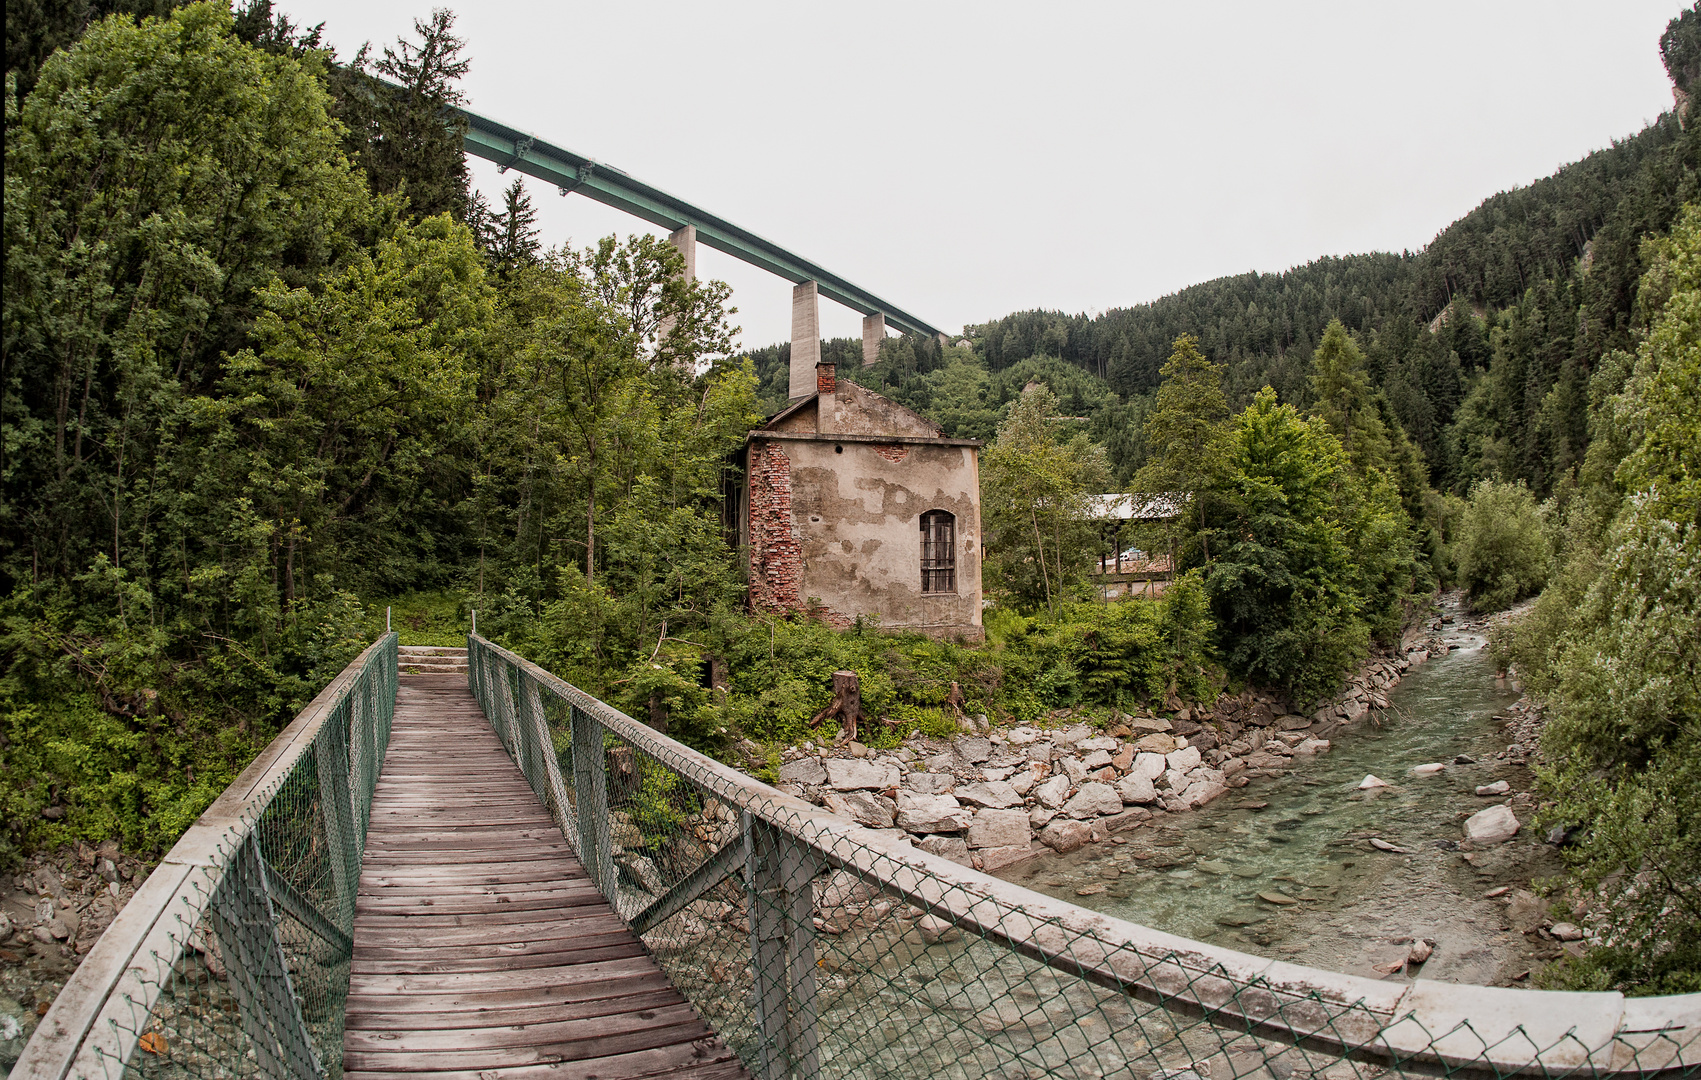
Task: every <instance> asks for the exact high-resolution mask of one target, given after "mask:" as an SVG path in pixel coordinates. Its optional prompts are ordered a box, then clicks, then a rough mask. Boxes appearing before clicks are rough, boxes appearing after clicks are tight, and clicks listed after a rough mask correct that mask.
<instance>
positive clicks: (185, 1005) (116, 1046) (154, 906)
mask: <svg viewBox="0 0 1701 1080" xmlns="http://www.w3.org/2000/svg"><path fill="white" fill-rule="evenodd" d="M395 701H396V635H394V634H386V635H385V636H384V637H383V638H381V639H380V640H379V641H378V642H377V643H375V644H374V645H372V646H371V647H370V648H368V649H367V650H366V651H365V652H363V653H362V654H361V655H360V657H358V658H357V659H356V660H355V661H354V663H352V664H351V665H349V667H348V668H347V669H345V670H344V671H343V673H342V674H341V675H339V676H337V678H336V679H335V680H333V681H332V683H331V684H330V685H329V686H328V687H326V688H325V690H324V692H323V693H321V694H320V695H319V696H318V697H317V698H315V699H314V701H313V702H312V704H310V705H309V706H308V707H307V708H306V709H305V710H303V711H302V713H301V715H300V716H298V717H297V718H296V719H295V721H294V722H292V723H291V724H290V726H289V727H288V728H286V729H285V730H284V731H283V733H282V734H280V735H279V736H278V738H277V739H276V740H274V741H273V742H272V744H271V745H270V746H268V747H267V748H266V750H265V751H264V752H262V753H261V755H260V757H259V758H258V759H257V760H256V761H255V762H254V763H253V764H252V765H251V766H250V767H249V768H248V769H247V770H246V771H244V772H243V774H242V775H241V776H240V777H239V778H238V779H237V781H236V783H234V784H232V785H231V787H230V788H229V789H227V790H226V791H225V792H224V794H222V795H221V796H220V797H219V798H218V799H217V800H216V801H215V802H214V803H213V805H212V806H211V807H209V808H208V810H207V812H206V813H205V814H203V815H202V816H201V818H200V819H199V820H198V821H197V822H196V823H195V825H194V826H193V827H191V828H190V829H189V831H188V832H187V833H185V834H184V836H183V839H182V840H180V841H179V842H178V843H177V845H176V846H175V847H173V848H172V850H171V852H170V853H169V854H168V855H167V856H166V857H165V859H164V860H163V861H162V862H161V863H160V865H159V867H158V869H156V870H155V871H154V873H153V874H152V875H150V876H149V878H148V880H147V881H146V882H145V883H144V884H143V886H142V888H141V889H139V890H138V891H137V893H136V896H135V897H134V898H133V899H132V900H131V901H130V903H129V904H127V905H126V906H125V908H124V910H123V911H122V912H120V913H119V915H118V918H117V919H115V920H114V921H113V923H112V925H111V926H110V927H109V928H108V929H107V931H106V933H105V934H104V935H102V937H101V939H100V941H99V942H98V943H97V944H96V946H95V948H94V949H93V950H92V951H91V952H90V953H89V954H88V956H87V957H86V958H85V959H84V961H83V963H82V964H81V965H80V966H79V968H78V969H77V972H76V974H75V975H74V976H73V977H72V979H71V981H70V983H68V984H67V985H66V987H65V989H64V990H63V991H61V992H60V994H59V997H58V998H57V999H56V1000H55V1001H54V1004H53V1008H52V1009H51V1010H49V1012H48V1014H47V1015H46V1016H45V1017H44V1018H43V1019H42V1023H41V1026H40V1027H39V1028H38V1029H37V1031H36V1034H35V1036H34V1037H33V1038H32V1039H31V1041H30V1043H29V1045H28V1046H27V1047H26V1048H25V1050H24V1055H23V1058H22V1059H21V1060H20V1061H19V1062H18V1064H17V1066H16V1067H15V1069H14V1076H28V1077H32V1078H34V1077H52V1078H58V1077H91V1078H92V1077H99V1078H109V1077H110V1078H117V1077H147V1078H161V1080H166V1078H177V1077H255V1076H262V1077H280V1078H281V1077H289V1078H309V1077H337V1076H340V1075H341V1074H342V1063H341V1058H342V1043H343V1003H344V1001H345V999H346V998H347V996H348V984H349V960H350V957H351V954H352V948H353V943H352V940H351V937H350V934H351V931H352V929H353V926H354V901H355V892H356V888H357V886H358V884H359V879H360V856H361V851H362V849H363V847H364V843H365V836H366V828H367V824H368V821H369V818H370V815H371V805H372V790H373V787H374V785H375V784H376V783H377V779H378V771H379V768H380V766H381V765H382V763H383V758H384V749H385V746H386V745H387V744H388V742H389V738H390V721H391V718H392V716H393V714H394V711H395Z"/></svg>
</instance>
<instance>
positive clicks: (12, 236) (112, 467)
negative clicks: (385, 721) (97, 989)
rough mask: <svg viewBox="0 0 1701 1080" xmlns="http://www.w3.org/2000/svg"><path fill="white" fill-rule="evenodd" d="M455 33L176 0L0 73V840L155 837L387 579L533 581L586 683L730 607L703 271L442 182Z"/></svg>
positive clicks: (721, 364)
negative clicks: (551, 247)
mask: <svg viewBox="0 0 1701 1080" xmlns="http://www.w3.org/2000/svg"><path fill="white" fill-rule="evenodd" d="M8 11H9V13H10V8H9V9H8ZM452 27H453V16H452V15H450V14H449V13H448V12H444V11H440V12H438V13H436V14H435V15H433V17H432V18H431V19H430V20H429V21H424V22H419V23H416V25H415V27H414V33H413V34H412V35H410V36H408V37H406V38H403V39H402V40H400V41H398V42H397V43H396V44H395V45H394V46H392V47H390V48H386V49H384V50H382V53H381V55H378V56H377V57H376V58H371V57H369V55H368V53H367V51H366V50H362V51H361V52H359V53H358V54H357V55H355V56H354V57H352V58H350V59H349V60H347V61H345V62H343V63H337V62H336V61H335V58H334V57H333V56H332V55H331V54H330V53H329V52H328V51H327V50H325V49H323V48H321V47H320V46H319V41H318V32H317V31H310V32H307V33H305V34H303V33H301V32H299V31H297V30H296V29H295V28H293V27H292V26H290V25H289V23H288V22H287V20H284V19H282V18H281V17H274V16H273V14H272V13H271V11H270V8H269V6H268V5H265V4H264V3H261V4H258V5H256V6H254V7H251V8H249V9H247V10H245V11H243V12H239V13H237V14H236V15H233V14H232V13H231V12H230V11H229V10H228V9H226V8H224V7H223V6H221V5H219V4H216V3H200V4H191V5H189V6H186V7H181V8H178V9H176V10H174V11H171V12H170V13H169V14H168V15H167V16H165V17H157V18H146V19H143V20H141V21H139V22H138V21H137V20H136V19H135V18H133V17H130V16H128V15H126V14H123V13H120V14H115V15H112V16H109V17H107V18H105V19H102V20H99V21H92V22H90V23H89V25H88V26H87V28H86V30H83V32H82V34H81V36H80V37H79V38H77V39H76V40H75V42H74V43H67V42H60V44H63V45H64V46H65V47H63V48H61V49H60V50H59V51H57V52H52V53H51V54H50V55H45V56H38V57H36V59H37V60H39V61H40V62H39V67H38V68H30V69H29V70H30V72H31V73H32V78H34V79H35V83H34V86H33V89H30V90H29V92H28V93H27V94H24V93H21V85H20V80H19V79H18V78H17V74H18V73H17V72H13V73H9V74H8V90H9V91H11V92H9V93H8V95H7V99H6V173H5V184H6V191H5V196H6V197H5V250H6V259H5V295H4V380H3V386H0V391H3V394H4V398H3V411H4V418H3V420H4V441H3V443H0V447H3V452H4V458H3V461H0V497H3V500H4V501H3V507H0V596H3V599H0V656H3V658H4V666H3V671H0V821H3V822H4V825H3V828H0V861H4V860H5V859H7V858H8V857H9V856H10V855H14V854H16V852H17V851H18V850H19V849H20V848H27V847H30V846H35V845H39V844H44V843H47V844H51V843H55V842H60V841H64V840H68V839H73V838H87V839H93V840H101V839H106V838H109V837H110V838H116V839H119V840H121V841H122V842H123V844H124V845H125V847H126V848H127V849H128V850H134V851H149V850H153V851H158V850H161V849H162V848H163V847H164V846H165V845H167V844H169V843H170V841H171V840H172V839H173V838H175V836H176V835H177V834H178V833H179V832H180V831H181V830H182V829H183V828H184V827H185V826H186V825H187V824H188V823H189V822H190V821H192V820H193V819H194V817H195V815H197V814H198V813H200V811H201V809H202V808H203V807H204V806H205V805H206V803H207V802H208V801H210V799H211V798H212V796H213V795H215V794H216V793H217V792H218V791H220V790H221V789H222V788H223V787H224V786H225V785H226V784H228V783H229V781H230V779H231V778H232V777H233V776H234V775H235V773H236V771H237V770H239V769H240V768H241V767H242V766H243V765H244V764H245V763H246V762H247V761H248V760H250V759H251V758H252V756H253V755H254V753H255V752H256V751H257V750H258V749H259V748H260V747H261V746H263V745H265V742H266V741H267V740H268V739H269V738H270V737H271V736H272V735H273V734H275V732H276V731H277V729H278V727H279V725H280V724H281V723H282V722H283V721H285V720H287V719H288V717H289V716H290V715H292V714H293V713H294V711H295V710H297V709H298V708H300V706H301V705H303V704H305V702H306V701H307V699H308V698H309V697H310V696H311V695H312V693H313V692H314V691H316V690H317V689H318V688H319V687H320V686H322V685H323V684H324V683H325V682H326V681H327V680H328V679H329V678H330V676H331V675H333V674H334V673H335V672H336V671H337V670H338V669H339V668H340V667H341V666H342V665H343V664H344V663H346V662H347V660H348V659H349V658H350V657H351V656H352V655H354V653H355V652H356V651H358V649H359V648H360V647H361V645H362V644H363V643H364V642H366V641H370V640H371V638H372V636H373V635H374V634H375V633H377V632H378V631H379V630H380V628H381V627H382V626H383V618H384V616H383V608H384V602H385V600H386V599H387V598H391V597H397V596H398V595H400V594H403V593H412V592H417V591H420V590H437V591H439V592H442V591H443V590H456V591H457V592H458V594H459V595H463V596H464V595H468V594H471V595H479V594H488V595H490V596H491V599H490V601H489V602H488V603H487V604H486V607H487V609H488V616H489V618H488V622H487V625H488V626H490V628H491V629H492V631H493V632H500V631H501V629H502V627H503V625H504V614H505V612H515V611H517V609H524V614H523V616H521V615H519V614H516V616H515V618H514V619H513V622H515V623H516V624H519V625H530V624H531V623H532V621H533V620H534V619H537V618H541V617H542V616H543V615H544V611H543V607H544V606H546V605H548V604H555V605H557V607H556V608H554V609H552V610H553V611H554V612H555V614H556V615H557V616H558V617H559V618H560V619H561V620H564V621H567V622H569V623H570V631H571V632H570V633H569V632H568V630H565V629H564V630H563V633H562V636H561V638H560V639H559V640H563V641H567V642H570V648H571V650H573V652H572V655H571V656H565V655H562V653H561V652H560V651H557V652H555V653H553V654H547V655H549V656H550V658H551V659H552V660H553V661H556V662H558V663H559V664H560V665H561V666H562V668H563V670H566V671H572V672H578V671H579V670H580V667H578V666H575V665H576V663H578V664H582V665H583V667H584V668H585V669H587V670H588V671H589V673H590V674H591V675H593V676H594V674H595V672H596V671H598V670H602V669H605V668H606V669H609V670H613V671H620V670H623V669H624V668H625V666H626V665H627V664H628V663H629V662H630V661H631V659H632V658H633V657H635V656H636V655H638V654H639V651H640V649H642V650H643V655H646V656H649V655H652V654H653V653H654V652H655V650H656V648H657V645H658V635H666V634H668V633H669V632H670V631H671V632H672V633H689V632H690V631H691V630H693V629H695V628H697V627H700V626H701V625H702V623H703V622H704V621H705V620H707V619H710V618H711V617H713V616H714V615H715V614H716V613H719V612H728V611H735V610H736V608H737V606H738V602H739V598H740V596H741V592H740V588H739V584H738V582H737V579H736V574H735V568H734V562H733V559H732V557H731V554H730V553H729V552H728V551H727V549H726V547H725V545H724V543H723V541H722V539H721V526H720V514H719V506H718V501H717V500H718V494H719V483H720V478H721V470H722V462H723V460H724V458H725V457H726V455H727V453H728V452H729V451H730V450H731V448H732V447H734V446H736V445H737V443H738V441H739V440H740V439H741V437H742V435H743V432H744V431H745V430H746V429H747V428H748V426H749V424H750V423H751V422H752V420H753V418H754V412H753V409H752V404H753V396H752V391H751V380H750V377H749V376H748V375H747V374H746V371H745V369H744V368H743V367H742V366H741V365H739V364H738V363H736V362H731V361H728V360H727V359H726V353H727V352H728V350H729V349H730V347H731V342H730V340H729V334H730V329H731V328H730V326H729V325H728V323H727V321H726V305H725V299H726V290H725V287H724V286H721V285H716V284H713V283H690V284H688V283H685V282H683V281H682V280H680V279H679V277H678V276H677V270H678V267H679V266H680V265H681V264H680V257H679V255H678V253H677V252H675V251H674V250H673V249H672V248H671V247H669V246H668V245H666V244H665V243H661V242H658V241H656V240H653V239H651V238H649V237H638V238H635V239H633V240H631V241H629V242H626V243H624V244H622V243H617V242H615V241H614V240H613V239H609V240H607V241H604V242H603V243H602V244H600V245H599V246H597V247H596V248H593V249H590V250H583V251H570V250H558V251H550V252H545V251H542V250H541V249H540V245H539V243H538V240H537V236H536V231H535V230H534V229H532V228H530V226H529V217H530V210H529V207H528V205H527V203H526V201H525V197H524V194H523V190H522V189H521V188H519V187H518V186H516V187H515V188H514V189H513V190H512V191H511V192H510V193H509V199H508V204H507V205H506V206H505V207H503V208H502V209H500V210H494V209H491V208H486V207H483V206H482V205H481V204H480V203H479V202H478V200H476V199H473V198H471V197H469V193H468V190H467V187H466V173H465V170H464V162H463V159H462V156H461V153H460V147H459V135H458V133H457V132H456V131H455V130H453V129H452V128H450V127H446V126H445V125H444V124H442V123H441V122H440V119H439V118H440V113H441V109H442V106H443V105H444V104H446V103H447V102H450V101H453V100H455V95H456V94H457V93H458V91H457V90H456V89H455V86H456V82H457V80H458V79H459V77H460V76H461V75H462V74H463V73H464V71H465V70H466V64H465V61H464V60H463V59H461V57H460V50H461V43H460V41H459V40H458V39H457V38H456V37H455V35H454V34H453V32H452ZM13 29H14V26H13V23H12V20H11V19H10V18H8V34H9V35H10V34H11V32H12V30H13ZM79 29H80V28H79ZM11 40H12V39H11V37H10V36H9V37H8V42H9V43H10V42H11ZM9 55H10V53H9ZM26 66H27V65H26ZM372 72H376V73H378V74H381V75H383V76H384V77H385V78H386V79H387V80H389V81H390V82H391V83H394V84H396V85H399V86H401V87H405V88H406V89H405V90H402V91H392V90H390V89H388V88H386V87H385V86H384V85H383V84H381V83H379V82H377V81H376V80H375V79H373V78H372V77H371V73H372ZM20 98H21V100H20ZM663 320H667V321H668V323H669V325H670V327H671V329H670V330H668V331H667V332H666V333H660V332H658V327H659V326H660V325H661V324H662V321H663ZM455 603H456V602H455V601H454V600H451V601H449V605H450V608H451V611H453V609H454V607H455ZM461 614H462V616H463V617H464V610H463V612H462V613H461ZM463 625H464V623H463ZM550 640H557V639H555V638H551V639H550ZM640 642H644V643H645V644H642V645H640ZM610 677H612V676H610ZM588 682H589V684H591V685H596V686H599V687H600V685H601V681H600V680H599V679H597V678H594V677H593V678H590V679H589V680H588Z"/></svg>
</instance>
